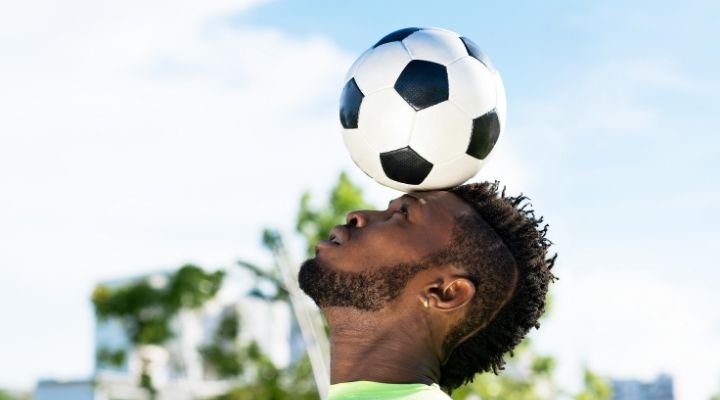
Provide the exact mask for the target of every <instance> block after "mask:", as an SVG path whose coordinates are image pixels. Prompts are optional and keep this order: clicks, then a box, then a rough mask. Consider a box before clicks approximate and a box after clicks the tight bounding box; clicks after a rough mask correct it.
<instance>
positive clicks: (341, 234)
mask: <svg viewBox="0 0 720 400" xmlns="http://www.w3.org/2000/svg"><path fill="white" fill-rule="evenodd" d="M349 239H350V232H349V231H348V229H347V228H346V227H344V226H342V225H336V226H335V227H334V228H332V230H331V231H330V237H329V238H328V241H330V242H331V243H333V244H335V245H337V246H339V245H341V244H343V243H345V242H347V241H348V240H349Z"/></svg>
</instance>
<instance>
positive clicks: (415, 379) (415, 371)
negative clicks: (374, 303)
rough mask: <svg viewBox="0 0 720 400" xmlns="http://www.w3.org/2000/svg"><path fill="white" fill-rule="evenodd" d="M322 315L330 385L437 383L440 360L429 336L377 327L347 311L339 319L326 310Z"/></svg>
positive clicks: (402, 326)
mask: <svg viewBox="0 0 720 400" xmlns="http://www.w3.org/2000/svg"><path fill="white" fill-rule="evenodd" d="M325 314H326V318H327V320H328V324H329V325H330V359H331V360H330V361H331V362H330V382H331V384H336V383H342V382H355V381H373V382H382V383H401V384H405V383H422V384H426V385H431V384H433V383H438V382H439V380H440V358H439V357H438V355H437V352H436V351H435V349H434V346H433V344H432V343H431V340H430V335H422V334H421V335H418V332H423V330H424V328H423V327H420V326H418V324H409V323H403V322H402V321H394V322H391V323H382V324H381V323H380V322H379V321H377V316H375V315H373V316H372V317H370V316H368V315H367V314H368V313H366V312H360V311H356V310H352V311H347V309H345V310H344V312H343V313H342V315H333V314H336V313H334V312H327V310H326V313H325ZM349 314H355V315H349ZM357 314H362V315H357ZM412 325H415V326H412Z"/></svg>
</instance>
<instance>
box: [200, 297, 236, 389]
mask: <svg viewBox="0 0 720 400" xmlns="http://www.w3.org/2000/svg"><path fill="white" fill-rule="evenodd" d="M239 328H240V316H239V315H238V313H237V311H235V310H232V311H231V312H228V313H226V314H225V315H223V316H222V318H220V322H219V323H218V326H217V328H216V329H215V334H214V336H213V340H212V341H211V342H210V343H209V344H207V345H204V346H201V347H200V348H199V349H198V351H199V352H200V355H201V356H202V358H203V360H204V361H205V363H206V366H207V367H208V368H209V369H211V370H212V371H213V372H214V373H215V375H216V376H217V377H218V378H233V377H237V376H239V375H240V374H242V373H243V371H244V368H243V364H242V361H243V358H242V357H241V354H240V353H241V349H240V348H239V347H238V344H237V337H238V333H239V330H240V329H239Z"/></svg>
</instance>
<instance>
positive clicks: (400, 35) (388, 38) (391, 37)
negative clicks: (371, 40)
mask: <svg viewBox="0 0 720 400" xmlns="http://www.w3.org/2000/svg"><path fill="white" fill-rule="evenodd" d="M419 30H420V28H403V29H398V30H396V31H395V32H392V33H388V34H387V35H385V37H383V38H382V39H380V40H379V41H378V42H377V43H375V45H373V47H372V48H373V49H374V48H376V47H378V46H380V45H383V44H385V43H390V42H398V41H400V40H403V39H405V38H406V37H408V36H410V35H411V34H412V33H413V32H417V31H419Z"/></svg>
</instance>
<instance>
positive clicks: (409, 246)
mask: <svg viewBox="0 0 720 400" xmlns="http://www.w3.org/2000/svg"><path fill="white" fill-rule="evenodd" d="M473 213H474V210H473V209H472V208H471V207H470V206H469V205H468V204H467V203H465V202H464V201H463V200H461V199H460V198H459V197H457V196H456V195H454V194H452V193H450V192H446V191H433V192H414V193H409V194H406V195H403V196H401V197H399V198H396V199H394V200H392V201H391V202H390V203H389V204H388V207H387V209H385V210H380V211H366V210H363V211H354V212H351V213H349V214H348V215H347V224H346V225H341V226H340V225H339V226H336V227H335V228H333V229H332V231H331V233H330V237H329V238H328V240H324V241H321V242H320V243H318V245H317V247H316V256H315V258H313V259H310V260H307V261H306V262H305V263H304V264H303V266H302V267H301V269H300V277H299V281H300V287H301V288H302V289H303V290H304V291H305V292H306V293H307V294H308V295H309V296H310V297H312V298H313V300H315V302H316V303H318V305H319V306H320V307H325V306H349V307H356V308H360V309H364V310H377V309H380V308H382V306H383V305H384V304H385V303H387V302H388V301H390V300H392V299H394V298H395V297H396V296H398V295H399V294H400V291H401V290H402V289H403V288H404V286H405V284H406V283H407V282H408V281H409V280H410V278H412V277H413V276H414V275H415V274H416V273H417V272H419V271H420V270H422V269H425V268H427V267H429V265H428V264H427V263H428V262H430V261H429V259H430V258H432V257H430V256H431V255H433V254H436V253H438V252H440V251H441V250H443V249H445V248H447V247H448V246H449V245H450V242H451V239H452V233H453V228H454V227H455V221H456V218H458V217H460V216H462V215H469V214H473Z"/></svg>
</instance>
